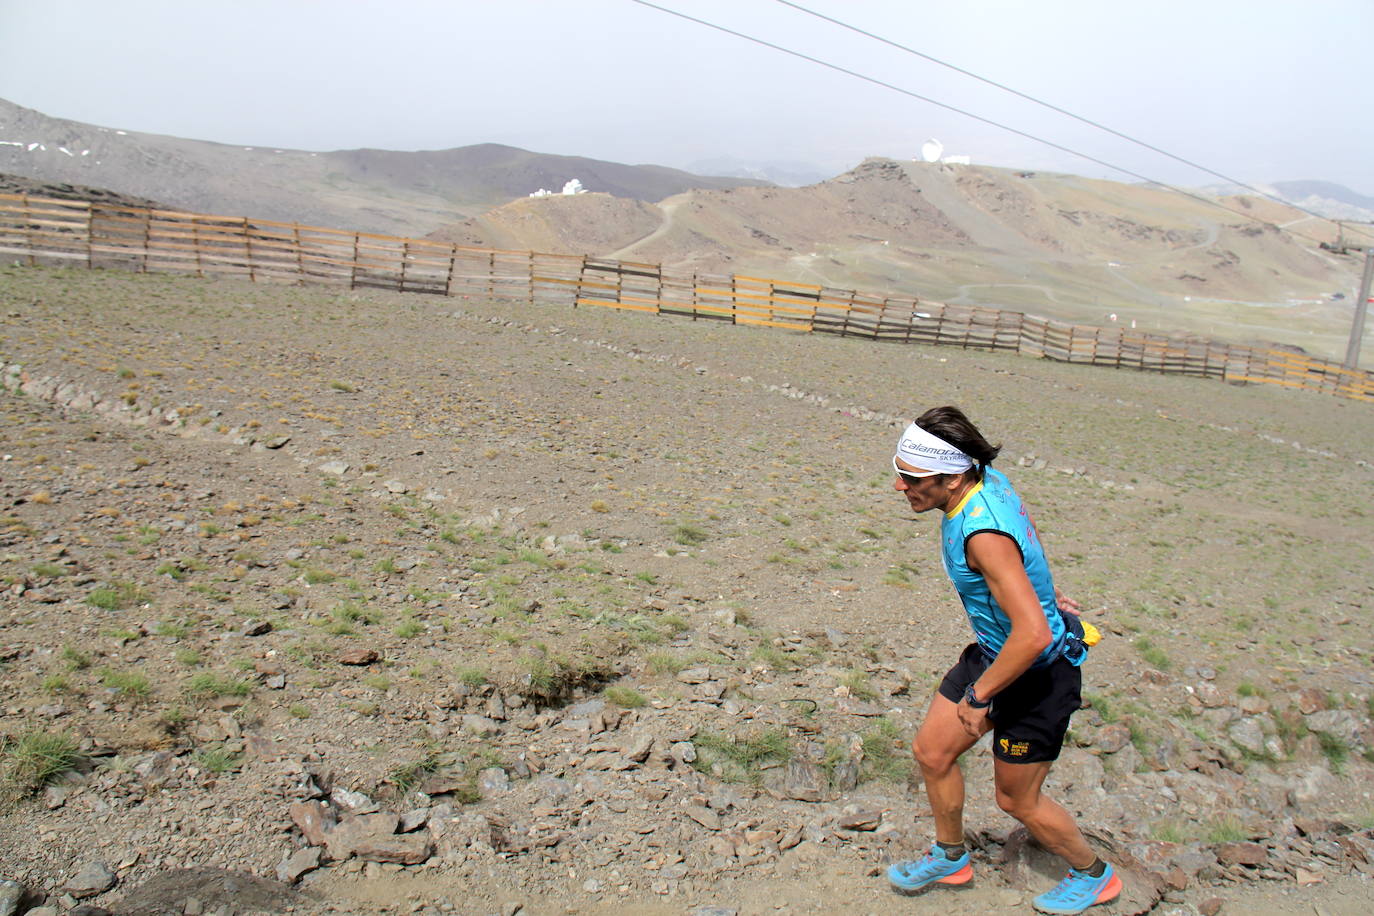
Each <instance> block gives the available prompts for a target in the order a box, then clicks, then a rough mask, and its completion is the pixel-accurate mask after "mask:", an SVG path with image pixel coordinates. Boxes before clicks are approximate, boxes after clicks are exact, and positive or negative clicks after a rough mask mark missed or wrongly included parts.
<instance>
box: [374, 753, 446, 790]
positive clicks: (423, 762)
mask: <svg viewBox="0 0 1374 916" xmlns="http://www.w3.org/2000/svg"><path fill="white" fill-rule="evenodd" d="M439 763H440V759H439V755H438V754H437V753H435V752H434V751H430V752H429V753H428V754H426V755H425V756H424V757H421V758H420V759H419V760H415V761H412V762H411V763H403V764H401V765H400V766H397V767H393V768H392V769H391V771H390V772H389V773H387V774H386V781H387V782H389V783H391V784H392V785H393V786H395V787H396V791H397V792H398V793H399V794H401V795H405V794H406V793H407V792H409V791H410V790H411V789H415V788H418V787H419V785H420V783H421V782H422V781H423V780H424V778H425V777H426V776H428V775H429V774H430V773H433V772H434V771H435V770H437V769H439Z"/></svg>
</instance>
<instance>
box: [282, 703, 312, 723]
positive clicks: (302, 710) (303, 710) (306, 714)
mask: <svg viewBox="0 0 1374 916" xmlns="http://www.w3.org/2000/svg"><path fill="white" fill-rule="evenodd" d="M286 711H287V712H288V713H290V714H291V715H292V717H293V718H296V719H308V718H310V707H309V706H306V705H305V704H304V703H292V704H291V706H290V707H288V708H287V710H286Z"/></svg>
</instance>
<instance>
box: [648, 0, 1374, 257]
mask: <svg viewBox="0 0 1374 916" xmlns="http://www.w3.org/2000/svg"><path fill="white" fill-rule="evenodd" d="M630 2H631V3H637V4H639V5H640V6H643V7H648V8H649V9H652V10H657V11H658V12H660V13H666V14H667V15H669V16H675V17H677V18H679V19H685V20H687V21H688V22H694V23H696V24H697V25H701V26H705V27H706V28H708V29H714V30H715V31H717V32H723V33H725V34H726V35H733V36H734V37H736V38H742V39H744V40H745V41H748V42H752V43H754V44H757V45H761V46H762V47H765V48H770V49H772V50H774V51H778V52H781V53H783V54H787V55H789V56H791V57H796V58H799V59H801V60H804V61H807V62H808V63H813V64H816V65H817V66H821V67H825V68H826V69H828V70H834V71H835V72H837V73H843V74H845V75H846V76H852V77H854V78H855V79H859V80H863V81H864V82H866V83H872V84H873V85H875V86H881V87H882V88H884V89H890V90H892V91H893V92H898V93H901V94H902V95H905V96H909V97H910V98H913V99H917V100H919V101H922V102H926V103H927V104H930V105H935V106H936V107H938V108H943V109H945V110H946V111H952V112H954V113H955V114H960V115H963V116H964V117H966V118H972V119H973V120H975V121H979V122H981V123H983V124H987V125H990V126H992V127H996V128H999V129H1001V130H1005V131H1008V132H1010V133H1013V134H1016V135H1017V136H1019V137H1025V138H1026V139H1027V140H1033V141H1035V142H1036V143H1041V144H1044V145H1045V146H1048V147H1051V148H1052V149H1057V150H1059V151H1060V152H1064V153H1068V154H1069V155H1071V156H1076V157H1078V158H1080V159H1085V160H1087V161H1088V162H1091V163H1094V164H1095V165H1100V166H1102V167H1103V168H1107V169H1111V170H1112V171H1114V172H1121V173H1122V174H1124V175H1130V176H1131V177H1132V178H1136V179H1138V180H1140V181H1144V182H1147V183H1149V184H1153V185H1157V186H1159V187H1161V188H1166V189H1168V190H1170V191H1173V192H1174V193H1176V194H1181V195H1183V196H1184V197H1190V198H1192V199H1193V200H1196V201H1199V202H1201V203H1204V204H1208V205H1210V206H1213V207H1216V208H1218V209H1220V210H1224V211H1226V212H1227V213H1230V214H1231V215H1233V216H1240V217H1244V218H1245V219H1248V220H1252V221H1254V222H1257V223H1260V224H1261V225H1265V226H1272V225H1274V224H1273V223H1272V222H1270V221H1269V220H1266V219H1261V218H1260V217H1258V216H1253V215H1251V214H1249V213H1244V212H1242V211H1240V210H1233V209H1231V208H1230V207H1227V206H1226V205H1224V204H1222V203H1220V202H1219V201H1217V200H1214V199H1212V198H1209V197H1204V196H1202V195H1201V194H1195V193H1193V192H1192V191H1189V190H1187V189H1186V188H1181V187H1178V186H1176V185H1172V184H1169V183H1167V182H1163V181H1159V180H1158V179H1155V178H1151V177H1149V176H1148V175H1142V174H1140V173H1139V172H1135V171H1132V170H1131V169H1128V168H1126V167H1124V166H1120V165H1116V164H1114V163H1111V162H1107V161H1106V160H1104V159H1098V158H1097V157H1096V156H1092V155H1090V154H1088V153H1084V152H1081V151H1079V150H1076V149H1072V148H1070V147H1067V146H1064V145H1062V144H1059V143H1055V142H1054V141H1052V140H1046V139H1045V138H1044V137H1037V136H1036V135H1034V134H1031V133H1027V132H1026V131H1023V130H1020V129H1018V128H1015V127H1012V126H1010V125H1008V124H1003V123H1001V122H999V121H994V120H992V119H991V118H985V117H983V116H982V115H979V114H974V113H973V112H971V111H968V110H966V109H963V108H959V107H958V106H955V105H950V104H949V103H947V102H941V101H939V100H938V99H933V98H930V97H929V96H925V95H921V94H920V93H918V92H913V91H912V90H910V89H904V88H903V87H901V86H897V85H894V84H892V83H889V82H885V81H883V80H880V79H878V78H877V77H872V76H868V75H867V74H864V73H860V72H858V71H857V70H850V69H849V68H847V67H842V66H840V65H839V64H835V63H831V62H830V61H827V60H822V59H821V58H819V57H814V56H812V55H810V54H806V53H804V52H802V51H796V50H793V49H792V48H787V47H783V46H782V45H779V44H775V43H773V42H771V41H767V40H766V39H763V38H758V37H756V36H754V35H748V34H746V33H744V32H740V31H736V30H735V29H731V28H728V27H726V26H723V25H719V24H717V23H714V22H710V21H708V20H706V19H700V18H698V17H696V16H692V15H689V14H687V13H683V12H680V11H678V10H674V9H670V8H668V7H666V6H659V5H658V4H657V3H651V2H649V0H630ZM778 2H784V0H778ZM787 5H788V6H795V4H791V3H788V4H787ZM797 8H798V9H802V8H801V7H797ZM803 12H808V13H809V12H810V10H803ZM813 15H816V14H813ZM821 18H828V17H821ZM831 21H835V20H831ZM837 24H840V25H844V24H843V23H837ZM846 28H849V26H846ZM855 31H859V30H857V29H856V30H855ZM865 34H867V33H865ZM870 37H876V36H870ZM878 40H880V41H884V42H886V41H887V40H886V39H881V38H880V39H878ZM887 43H889V44H892V43H891V42H887ZM899 47H900V46H899ZM913 53H919V52H913ZM921 56H923V57H924V56H925V55H921ZM956 69H957V68H956ZM961 72H964V71H961ZM969 75H971V76H973V75H974V74H969ZM976 78H978V79H982V77H976ZM984 82H989V81H987V80H984ZM999 88H1005V87H999ZM1008 91H1013V92H1014V91H1015V90H1008ZM1017 94H1018V95H1020V93H1017ZM1032 101H1035V100H1032ZM1050 107H1053V106H1050ZM1065 113H1066V114H1067V113H1068V112H1065ZM1071 116H1073V115H1071ZM1073 117H1076V116H1073ZM1080 120H1082V119H1080ZM1104 129H1106V128H1104ZM1113 133H1115V132H1114V131H1113ZM1126 139H1131V138H1129V137H1127V138H1126ZM1165 155H1169V154H1168V153H1165ZM1174 158H1177V157H1174ZM1181 161H1182V160H1181ZM1204 171H1209V170H1207V169H1204ZM1213 174H1216V173H1213ZM1227 180H1228V181H1229V180H1230V179H1227ZM1247 187H1248V186H1247ZM1265 196H1269V195H1265ZM1275 199H1277V198H1275ZM1280 203H1282V204H1283V205H1284V206H1288V207H1293V208H1294V209H1296V210H1299V211H1300V212H1303V213H1308V214H1309V215H1310V216H1315V217H1317V218H1318V219H1323V220H1327V221H1329V222H1334V220H1331V218H1330V217H1326V216H1322V215H1321V214H1318V213H1310V211H1307V210H1304V209H1302V208H1301V207H1294V205H1293V204H1290V203H1288V202H1287V201H1280ZM1275 228H1278V227H1275ZM1290 234H1293V235H1296V234H1297V233H1290ZM1371 237H1372V238H1374V236H1371Z"/></svg>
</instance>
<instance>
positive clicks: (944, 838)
mask: <svg viewBox="0 0 1374 916" xmlns="http://www.w3.org/2000/svg"><path fill="white" fill-rule="evenodd" d="M958 709H959V707H958V706H956V705H955V704H954V703H952V702H951V701H950V700H949V699H948V698H947V697H945V696H943V695H942V694H939V693H937V694H935V698H934V699H933V700H931V701H930V709H929V710H928V711H927V712H926V718H925V721H924V722H923V723H921V727H920V729H919V730H918V731H917V732H916V737H915V738H914V739H912V742H911V753H912V755H913V756H915V758H916V762H917V763H918V764H919V765H920V767H921V779H922V780H923V781H924V782H925V786H926V798H927V799H928V800H929V801H930V811H931V814H933V815H934V816H935V839H937V840H939V841H940V842H941V843H950V844H955V843H963V842H964V774H963V773H962V772H961V771H960V769H959V757H960V756H961V755H962V754H963V753H964V751H966V750H968V749H969V748H971V747H973V744H974V742H976V741H977V740H978V738H979V737H981V735H979V736H973V735H970V734H969V733H968V732H966V731H964V726H963V723H961V722H960V721H959V712H958ZM985 721H986V720H985ZM988 727H989V728H990V727H991V724H990V723H988ZM984 731H986V729H984Z"/></svg>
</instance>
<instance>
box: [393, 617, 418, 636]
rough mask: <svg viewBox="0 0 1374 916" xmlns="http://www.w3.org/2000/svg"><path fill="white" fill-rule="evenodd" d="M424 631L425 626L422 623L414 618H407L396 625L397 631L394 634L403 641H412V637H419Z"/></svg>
mask: <svg viewBox="0 0 1374 916" xmlns="http://www.w3.org/2000/svg"><path fill="white" fill-rule="evenodd" d="M424 631H425V625H424V624H423V623H420V621H418V620H416V619H415V618H414V617H407V618H406V619H405V620H402V621H401V622H400V623H398V624H397V625H396V629H395V630H394V631H393V632H394V633H395V634H396V635H397V636H399V637H401V638H402V639H410V638H411V637H414V636H419V635H420V634H421V633H423V632H424Z"/></svg>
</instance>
